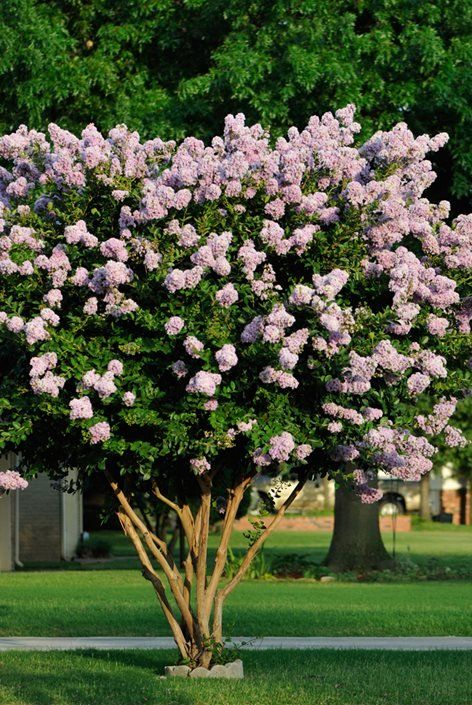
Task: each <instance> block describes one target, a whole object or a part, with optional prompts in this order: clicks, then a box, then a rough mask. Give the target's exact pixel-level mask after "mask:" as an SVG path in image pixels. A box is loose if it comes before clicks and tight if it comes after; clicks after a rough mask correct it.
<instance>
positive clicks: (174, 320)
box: [164, 316, 185, 335]
mask: <svg viewBox="0 0 472 705" xmlns="http://www.w3.org/2000/svg"><path fill="white" fill-rule="evenodd" d="M184 326H185V321H184V320H183V318H180V316H171V318H169V320H168V321H167V322H166V323H165V324H164V328H165V331H166V333H167V335H177V334H178V333H180V331H181V330H182V328H183V327H184Z"/></svg>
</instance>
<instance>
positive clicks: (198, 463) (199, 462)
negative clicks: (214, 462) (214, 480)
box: [190, 458, 211, 475]
mask: <svg viewBox="0 0 472 705" xmlns="http://www.w3.org/2000/svg"><path fill="white" fill-rule="evenodd" d="M190 467H191V469H192V472H193V473H194V474H195V475H204V474H205V473H206V472H208V471H209V470H211V465H210V463H209V462H208V460H207V459H206V458H192V459H191V460H190Z"/></svg>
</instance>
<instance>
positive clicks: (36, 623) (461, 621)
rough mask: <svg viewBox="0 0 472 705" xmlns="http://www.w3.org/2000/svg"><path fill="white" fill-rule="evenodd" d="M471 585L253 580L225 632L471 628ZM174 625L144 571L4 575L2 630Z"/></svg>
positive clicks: (65, 631) (418, 632)
mask: <svg viewBox="0 0 472 705" xmlns="http://www.w3.org/2000/svg"><path fill="white" fill-rule="evenodd" d="M471 591H472V590H471V585H470V583H468V582H466V581H460V582H453V581H448V582H439V581H438V582H417V583H406V584H376V583H328V584H320V583H318V582H314V581H304V580H298V581H287V580H278V581H246V582H243V583H242V584H241V585H240V586H239V587H238V589H236V590H235V592H234V593H233V594H232V595H231V596H230V598H229V599H228V602H227V610H226V612H225V633H226V635H227V636H256V637H257V636H267V635H273V636H279V635H287V636H345V635H348V636H349V635H352V636H356V635H358V636H396V635H398V636H403V635H405V636H408V635H411V636H429V635H431V636H440V635H457V636H459V635H461V636H464V635H470V634H472V601H471ZM167 634H169V630H168V628H167V626H166V624H165V622H164V619H163V617H162V616H161V613H160V610H159V607H158V604H157V600H156V599H155V597H154V594H153V591H152V588H151V586H150V584H149V583H148V582H147V581H145V580H144V579H143V578H142V577H141V575H140V573H139V571H138V570H131V571H128V570H107V571H52V572H47V573H41V572H32V573H2V574H0V636H9V635H11V636H27V635H30V636H49V635H51V636H113V635H130V636H161V635H167ZM0 679H1V673H0ZM0 702H1V701H0Z"/></svg>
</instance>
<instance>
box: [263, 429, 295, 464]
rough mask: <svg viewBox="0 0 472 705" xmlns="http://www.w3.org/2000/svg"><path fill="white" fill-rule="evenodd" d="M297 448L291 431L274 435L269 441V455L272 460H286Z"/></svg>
mask: <svg viewBox="0 0 472 705" xmlns="http://www.w3.org/2000/svg"><path fill="white" fill-rule="evenodd" d="M294 448H295V441H294V440H293V436H292V434H291V433H288V432H287V431H283V432H282V433H281V434H280V435H279V436H272V438H271V439H270V441H269V455H270V457H271V458H272V460H278V461H279V462H285V461H286V460H288V459H289V457H290V454H291V452H292V451H293V450H294Z"/></svg>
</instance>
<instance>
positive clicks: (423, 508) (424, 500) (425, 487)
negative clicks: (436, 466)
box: [420, 473, 431, 521]
mask: <svg viewBox="0 0 472 705" xmlns="http://www.w3.org/2000/svg"><path fill="white" fill-rule="evenodd" d="M429 488H430V477H429V473H428V474H427V475H422V476H421V480H420V517H421V518H422V519H424V521H431V509H430V506H429Z"/></svg>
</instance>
